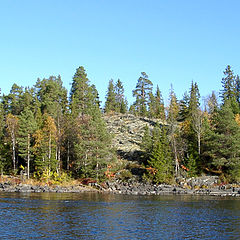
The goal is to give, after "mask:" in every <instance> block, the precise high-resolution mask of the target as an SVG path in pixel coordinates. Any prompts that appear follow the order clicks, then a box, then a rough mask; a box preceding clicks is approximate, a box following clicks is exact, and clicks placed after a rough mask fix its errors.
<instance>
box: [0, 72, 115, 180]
mask: <svg viewBox="0 0 240 240" xmlns="http://www.w3.org/2000/svg"><path fill="white" fill-rule="evenodd" d="M0 112H1V114H0V118H1V119H0V134H1V136H0V137H1V142H0V169H1V171H2V172H3V173H13V174H17V173H19V172H20V171H21V169H22V170H23V169H24V171H26V173H27V176H28V178H29V176H30V175H31V174H34V176H35V177H39V178H41V179H44V178H46V179H51V178H57V177H59V176H61V175H63V172H64V171H65V173H66V172H67V174H68V175H72V176H75V177H93V178H96V179H99V178H101V177H103V172H104V169H106V167H107V165H108V164H109V163H112V162H114V161H115V159H116V154H115V152H114V151H112V149H111V137H110V135H109V134H108V132H107V130H106V126H105V122H104V121H103V119H102V113H101V110H100V101H99V97H98V92H97V90H96V87H95V86H94V85H91V84H90V82H89V79H88V78H87V74H86V72H85V69H84V68H83V67H79V68H78V69H77V70H76V73H75V75H74V77H73V81H72V86H71V91H70V96H69V99H68V95H67V90H66V89H65V88H64V87H63V85H62V80H61V77H60V76H58V77H54V76H51V77H49V78H48V79H42V80H40V79H38V80H37V82H36V84H35V85H34V86H33V87H32V88H28V87H27V88H23V87H20V86H17V85H16V84H14V85H13V86H12V89H11V91H10V93H9V94H8V95H3V96H2V97H1V103H0Z"/></svg>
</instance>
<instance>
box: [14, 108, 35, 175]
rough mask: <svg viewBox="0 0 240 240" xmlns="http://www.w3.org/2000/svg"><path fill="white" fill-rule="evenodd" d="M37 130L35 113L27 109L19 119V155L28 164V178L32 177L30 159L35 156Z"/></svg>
mask: <svg viewBox="0 0 240 240" xmlns="http://www.w3.org/2000/svg"><path fill="white" fill-rule="evenodd" d="M36 129H37V124H36V121H35V119H34V115H33V112H32V111H31V110H30V109H29V108H25V109H24V111H23V112H22V113H21V115H20V117H19V131H18V148H19V152H20V153H19V155H20V156H21V157H22V158H23V159H24V160H25V161H26V163H27V177H28V179H29V176H30V159H31V157H32V156H33V153H32V152H33V150H32V145H33V134H34V132H35V131H36Z"/></svg>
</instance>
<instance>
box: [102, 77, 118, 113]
mask: <svg viewBox="0 0 240 240" xmlns="http://www.w3.org/2000/svg"><path fill="white" fill-rule="evenodd" d="M116 109H117V102H116V93H115V87H114V82H113V79H111V80H110V81H109V83H108V90H107V95H106V102H105V108H104V112H105V113H111V112H116Z"/></svg>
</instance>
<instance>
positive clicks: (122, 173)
mask: <svg viewBox="0 0 240 240" xmlns="http://www.w3.org/2000/svg"><path fill="white" fill-rule="evenodd" d="M116 175H117V176H116V177H117V179H120V180H122V181H127V180H129V179H131V178H132V177H133V175H132V173H131V172H130V171H129V170H128V169H123V170H121V171H120V172H119V173H118V174H116Z"/></svg>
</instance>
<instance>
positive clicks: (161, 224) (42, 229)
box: [0, 193, 240, 240]
mask: <svg viewBox="0 0 240 240" xmlns="http://www.w3.org/2000/svg"><path fill="white" fill-rule="evenodd" d="M0 236H1V237H0V238H1V239H104V240H105V239H131V240H132V239H151V240H153V239H240V199H234V198H217V197H191V196H156V197H150V196H149V197H138V196H122V195H107V194H105V195H104V194H94V193H86V194H75V193H66V194H60V193H28V194H26V193H25V194H23V193H0Z"/></svg>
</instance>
